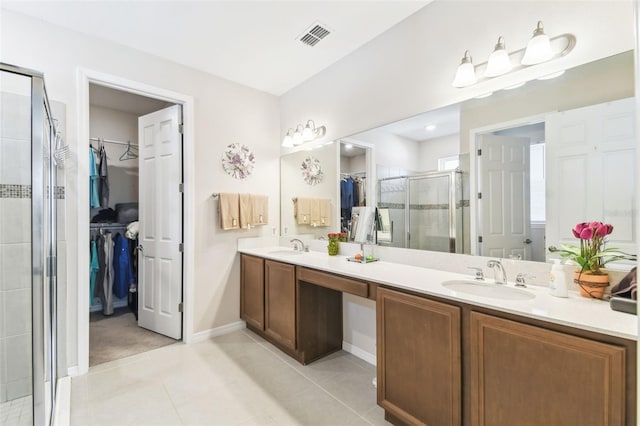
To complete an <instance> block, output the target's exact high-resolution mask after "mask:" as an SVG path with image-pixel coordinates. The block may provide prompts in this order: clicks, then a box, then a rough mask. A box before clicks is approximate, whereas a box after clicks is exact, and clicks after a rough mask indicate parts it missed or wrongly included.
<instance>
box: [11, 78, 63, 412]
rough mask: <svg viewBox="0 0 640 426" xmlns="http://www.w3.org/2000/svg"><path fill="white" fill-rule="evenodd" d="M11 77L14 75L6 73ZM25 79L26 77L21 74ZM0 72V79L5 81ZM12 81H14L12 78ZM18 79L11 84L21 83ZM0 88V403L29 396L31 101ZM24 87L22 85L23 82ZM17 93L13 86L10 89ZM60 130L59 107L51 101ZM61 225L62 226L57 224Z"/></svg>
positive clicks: (60, 184) (60, 258)
mask: <svg viewBox="0 0 640 426" xmlns="http://www.w3.org/2000/svg"><path fill="white" fill-rule="evenodd" d="M9 78H12V79H16V78H17V77H9ZM24 78H25V79H26V77H24ZM6 81H7V77H6V76H5V75H4V74H3V75H2V80H1V81H0V83H5V82H6ZM14 83H15V82H14ZM23 83H24V82H18V84H15V85H14V89H15V87H18V86H19V87H23V86H24V84H23ZM2 87H3V89H2V90H3V91H0V403H1V402H5V401H10V400H13V399H16V398H20V397H22V396H25V395H30V394H31V392H32V389H31V387H32V384H31V381H32V368H31V363H32V359H31V346H32V337H31V336H32V334H31V104H30V98H29V96H28V93H29V92H28V91H27V92H26V94H24V93H25V92H22V93H21V94H18V93H11V92H6V91H4V87H5V85H4V84H3V85H2ZM27 87H28V83H27ZM16 91H18V92H19V90H16ZM52 109H53V110H54V116H55V117H58V118H59V122H58V125H59V127H61V128H63V127H64V123H65V108H64V105H63V104H60V103H56V102H53V103H52ZM63 134H64V133H63ZM57 173H58V187H56V188H55V192H56V199H57V206H58V207H57V208H58V226H57V227H58V276H59V279H58V286H61V287H63V288H65V276H66V268H65V262H64V260H65V259H66V256H65V253H66V245H65V238H64V235H65V232H64V226H63V224H64V180H63V179H64V173H63V171H62V170H58V171H57ZM61 225H62V226H61Z"/></svg>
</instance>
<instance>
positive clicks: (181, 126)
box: [178, 124, 184, 133]
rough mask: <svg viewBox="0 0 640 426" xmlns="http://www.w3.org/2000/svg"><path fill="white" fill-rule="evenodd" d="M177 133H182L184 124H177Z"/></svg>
mask: <svg viewBox="0 0 640 426" xmlns="http://www.w3.org/2000/svg"><path fill="white" fill-rule="evenodd" d="M178 132H180V133H184V124H178Z"/></svg>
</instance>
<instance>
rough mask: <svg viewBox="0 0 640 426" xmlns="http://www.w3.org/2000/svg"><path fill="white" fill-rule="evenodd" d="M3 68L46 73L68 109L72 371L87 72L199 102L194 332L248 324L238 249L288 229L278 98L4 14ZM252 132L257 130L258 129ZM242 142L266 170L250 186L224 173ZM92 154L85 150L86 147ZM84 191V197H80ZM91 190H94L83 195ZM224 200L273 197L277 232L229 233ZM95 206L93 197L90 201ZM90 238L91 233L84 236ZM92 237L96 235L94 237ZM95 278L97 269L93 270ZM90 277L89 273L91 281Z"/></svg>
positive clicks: (82, 258) (259, 169)
mask: <svg viewBox="0 0 640 426" xmlns="http://www.w3.org/2000/svg"><path fill="white" fill-rule="evenodd" d="M1 19H2V21H1V33H0V41H1V45H0V52H1V55H2V56H1V57H0V60H1V61H3V62H8V63H11V64H16V65H19V66H22V67H27V68H32V69H36V70H40V71H42V72H44V74H45V79H46V84H47V89H48V94H49V97H50V99H53V100H57V101H60V102H62V103H64V104H66V106H67V129H68V131H67V134H66V135H65V136H66V141H67V143H69V145H70V147H71V150H72V155H71V158H70V160H69V161H68V162H67V163H68V164H67V170H66V175H67V181H66V183H65V185H66V187H67V191H66V196H67V199H66V202H67V209H66V213H67V231H68V234H67V239H68V241H69V242H70V243H69V247H68V251H69V253H68V256H67V258H68V259H69V260H68V271H69V277H68V279H69V289H70V290H69V293H68V305H69V306H70V307H71V309H70V311H69V312H68V315H67V318H66V321H67V333H68V342H69V343H68V347H67V349H68V355H69V362H68V364H69V365H70V366H74V365H77V364H78V360H77V359H76V353H77V348H76V342H77V338H78V336H77V334H76V332H77V329H76V327H77V325H76V324H77V317H76V312H75V311H74V308H75V307H76V306H77V296H78V295H77V291H76V290H77V288H78V283H79V280H84V279H85V278H84V277H83V276H81V277H79V276H78V271H79V270H80V271H82V269H79V267H78V263H82V262H86V263H87V268H88V259H89V257H88V254H85V253H84V250H85V249H86V247H88V245H87V244H81V245H80V246H79V247H78V246H77V243H74V242H77V241H78V232H79V230H78V229H77V228H78V226H77V224H78V217H79V215H87V216H88V215H89V208H88V206H87V207H86V209H85V208H84V207H83V206H78V202H77V199H78V196H79V191H82V190H86V188H88V185H87V184H85V183H84V181H85V180H88V177H87V170H86V169H82V168H79V167H78V164H79V163H78V162H77V161H76V159H77V158H78V156H79V155H81V156H83V158H86V157H85V156H86V155H87V154H86V151H84V150H82V152H78V146H79V145H78V141H77V136H76V135H77V132H78V125H79V124H78V122H77V117H78V108H79V107H80V106H79V105H78V104H77V100H76V99H77V96H78V86H77V84H78V83H77V72H78V68H79V67H82V68H87V69H90V70H94V71H99V72H102V73H106V74H110V75H114V76H118V77H121V78H124V79H127V80H133V81H138V82H143V83H145V84H148V85H150V86H154V87H158V88H163V89H166V90H171V91H174V92H178V93H182V94H185V95H190V96H193V98H194V99H195V111H194V112H195V117H194V123H195V129H194V134H195V147H194V152H195V163H194V170H193V172H194V173H195V187H194V188H187V191H192V193H193V195H194V199H195V205H194V208H195V211H193V212H192V213H191V214H192V219H193V220H195V231H196V233H195V242H194V243H195V252H194V253H191V255H192V256H193V258H194V260H195V277H194V287H195V290H194V292H195V294H194V300H195V306H193V307H191V309H192V310H193V311H192V312H194V330H193V331H194V332H201V331H206V330H209V329H211V328H214V327H218V326H222V325H226V324H229V323H232V322H234V321H238V320H239V276H240V274H239V260H238V257H237V254H236V240H237V238H238V237H241V236H260V235H271V228H272V227H276V228H278V227H279V226H278V221H279V175H278V170H279V154H280V147H279V142H278V141H279V140H280V137H279V132H280V126H279V122H280V117H279V108H278V99H277V98H276V97H275V96H272V95H269V94H266V93H263V92H260V91H257V90H254V89H250V88H247V87H244V86H241V85H239V84H235V83H232V82H229V81H227V80H224V79H221V78H218V77H214V76H211V75H209V74H206V73H203V72H199V71H196V70H193V69H190V68H187V67H184V66H181V65H178V64H175V63H172V62H169V61H166V60H162V59H159V58H158V57H155V56H151V55H146V54H143V53H141V52H139V51H136V50H133V49H129V48H126V47H123V46H120V45H116V44H113V43H109V42H104V41H101V40H98V39H96V38H92V37H88V36H85V35H82V34H79V33H74V32H70V31H68V30H65V29H62V28H61V27H57V26H53V25H50V24H47V23H44V22H42V21H37V20H34V19H31V18H27V17H25V16H23V15H19V14H15V13H12V12H8V11H6V10H3V12H2V17H1ZM249 124H250V125H249ZM233 142H239V143H243V144H246V145H248V146H249V147H251V148H252V149H253V150H254V153H255V157H256V167H255V169H254V173H253V175H251V176H250V177H249V178H248V179H246V180H244V181H238V180H234V179H233V178H231V177H229V176H228V175H227V174H226V173H225V172H224V170H223V169H222V167H221V166H220V158H221V156H222V152H223V149H224V147H225V146H226V145H228V144H231V143H233ZM80 146H82V145H80ZM79 188H80V189H79ZM83 188H84V189H83ZM214 192H252V193H257V194H266V195H268V196H269V225H268V226H266V227H262V228H257V229H255V230H251V231H244V230H243V231H227V232H224V231H221V230H220V228H219V227H218V223H217V214H216V202H215V201H214V199H213V198H212V197H211V194H212V193H214ZM85 199H86V196H85ZM80 232H82V231H80ZM86 232H87V235H88V229H87V231H86ZM85 270H87V271H88V269H85ZM86 277H88V273H87V274H86Z"/></svg>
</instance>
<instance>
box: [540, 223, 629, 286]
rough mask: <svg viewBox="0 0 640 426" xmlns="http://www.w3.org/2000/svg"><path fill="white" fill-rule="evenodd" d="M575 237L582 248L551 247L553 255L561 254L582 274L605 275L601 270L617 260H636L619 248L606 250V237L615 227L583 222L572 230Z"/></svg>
mask: <svg viewBox="0 0 640 426" xmlns="http://www.w3.org/2000/svg"><path fill="white" fill-rule="evenodd" d="M572 232H573V236H574V237H576V238H578V239H579V240H580V246H574V245H569V244H562V245H561V248H556V247H553V246H551V247H549V251H550V252H552V253H559V254H560V256H562V257H563V258H564V259H570V260H572V261H574V262H576V263H577V264H578V265H580V267H581V270H580V272H581V273H582V272H590V273H591V274H593V275H604V274H605V272H602V271H601V270H600V269H601V268H603V267H604V266H605V265H606V264H607V263H609V262H614V261H617V260H634V261H635V260H636V256H635V255H632V254H628V253H624V252H622V251H620V249H617V248H613V247H610V248H605V247H604V246H605V243H606V241H605V237H606V236H607V235H609V234H611V233H612V232H613V225H610V224H608V223H602V222H582V223H578V224H577V225H576V226H575V228H573V229H572Z"/></svg>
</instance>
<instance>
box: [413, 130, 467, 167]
mask: <svg viewBox="0 0 640 426" xmlns="http://www.w3.org/2000/svg"><path fill="white" fill-rule="evenodd" d="M458 154H460V135H459V134H458V133H456V134H455V135H447V136H442V137H439V138H434V139H429V140H427V141H422V142H420V143H418V155H419V157H418V158H419V164H420V171H421V172H431V171H434V170H438V160H439V159H440V158H444V157H451V156H454V155H458Z"/></svg>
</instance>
